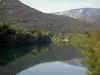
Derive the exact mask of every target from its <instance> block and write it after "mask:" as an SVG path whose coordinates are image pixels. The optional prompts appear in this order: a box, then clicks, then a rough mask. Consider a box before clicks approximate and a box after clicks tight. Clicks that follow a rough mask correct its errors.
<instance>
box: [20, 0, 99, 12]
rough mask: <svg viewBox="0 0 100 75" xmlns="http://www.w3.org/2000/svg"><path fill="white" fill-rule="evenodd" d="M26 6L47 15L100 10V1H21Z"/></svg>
mask: <svg viewBox="0 0 100 75" xmlns="http://www.w3.org/2000/svg"><path fill="white" fill-rule="evenodd" d="M20 1H21V2H23V3H24V4H26V5H29V6H31V7H32V8H35V9H37V10H40V11H42V12H45V13H51V12H60V11H67V10H71V9H77V8H85V7H89V8H99V7H100V0H20Z"/></svg>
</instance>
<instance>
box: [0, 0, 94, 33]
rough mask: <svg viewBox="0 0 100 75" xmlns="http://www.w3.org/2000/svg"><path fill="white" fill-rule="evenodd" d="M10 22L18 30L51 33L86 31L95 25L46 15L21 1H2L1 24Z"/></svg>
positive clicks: (0, 7) (64, 17)
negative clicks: (46, 31) (47, 31)
mask: <svg viewBox="0 0 100 75" xmlns="http://www.w3.org/2000/svg"><path fill="white" fill-rule="evenodd" d="M5 21H6V22H8V23H10V24H11V25H15V26H16V27H18V28H25V29H28V30H36V29H37V30H40V29H42V30H45V29H46V30H49V31H51V32H56V33H58V32H65V33H66V32H69V31H71V32H75V31H86V30H89V29H90V28H94V26H93V25H90V24H88V23H85V22H83V21H81V20H76V19H73V18H71V17H68V16H60V15H59V16H58V15H55V14H46V13H43V12H41V11H38V10H36V9H34V8H31V7H29V6H28V5H25V4H23V3H22V2H20V1H19V0H1V1H0V22H5Z"/></svg>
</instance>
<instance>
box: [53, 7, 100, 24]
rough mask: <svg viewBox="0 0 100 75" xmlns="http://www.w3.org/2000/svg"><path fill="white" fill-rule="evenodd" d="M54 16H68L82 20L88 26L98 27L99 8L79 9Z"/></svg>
mask: <svg viewBox="0 0 100 75" xmlns="http://www.w3.org/2000/svg"><path fill="white" fill-rule="evenodd" d="M54 14H57V15H64V16H70V17H73V18H76V19H80V20H84V21H86V22H88V23H90V24H93V25H98V26H100V8H80V9H74V10H69V11H63V12H56V13H54Z"/></svg>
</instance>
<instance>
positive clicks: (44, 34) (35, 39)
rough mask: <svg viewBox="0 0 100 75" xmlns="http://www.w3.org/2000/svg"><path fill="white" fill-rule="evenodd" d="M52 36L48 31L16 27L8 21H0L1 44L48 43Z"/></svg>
mask: <svg viewBox="0 0 100 75" xmlns="http://www.w3.org/2000/svg"><path fill="white" fill-rule="evenodd" d="M48 40H49V41H50V36H49V32H48V31H44V30H41V31H39V30H34V31H28V30H25V29H16V28H14V27H12V26H10V25H9V24H7V23H0V46H1V47H16V46H25V45H30V44H36V43H48Z"/></svg>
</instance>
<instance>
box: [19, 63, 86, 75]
mask: <svg viewBox="0 0 100 75" xmlns="http://www.w3.org/2000/svg"><path fill="white" fill-rule="evenodd" d="M17 75H86V69H85V68H84V67H79V66H73V65H68V64H66V63H63V62H48V63H42V64H39V65H35V66H33V67H31V68H29V69H26V70H24V71H22V72H20V73H19V74H17Z"/></svg>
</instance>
